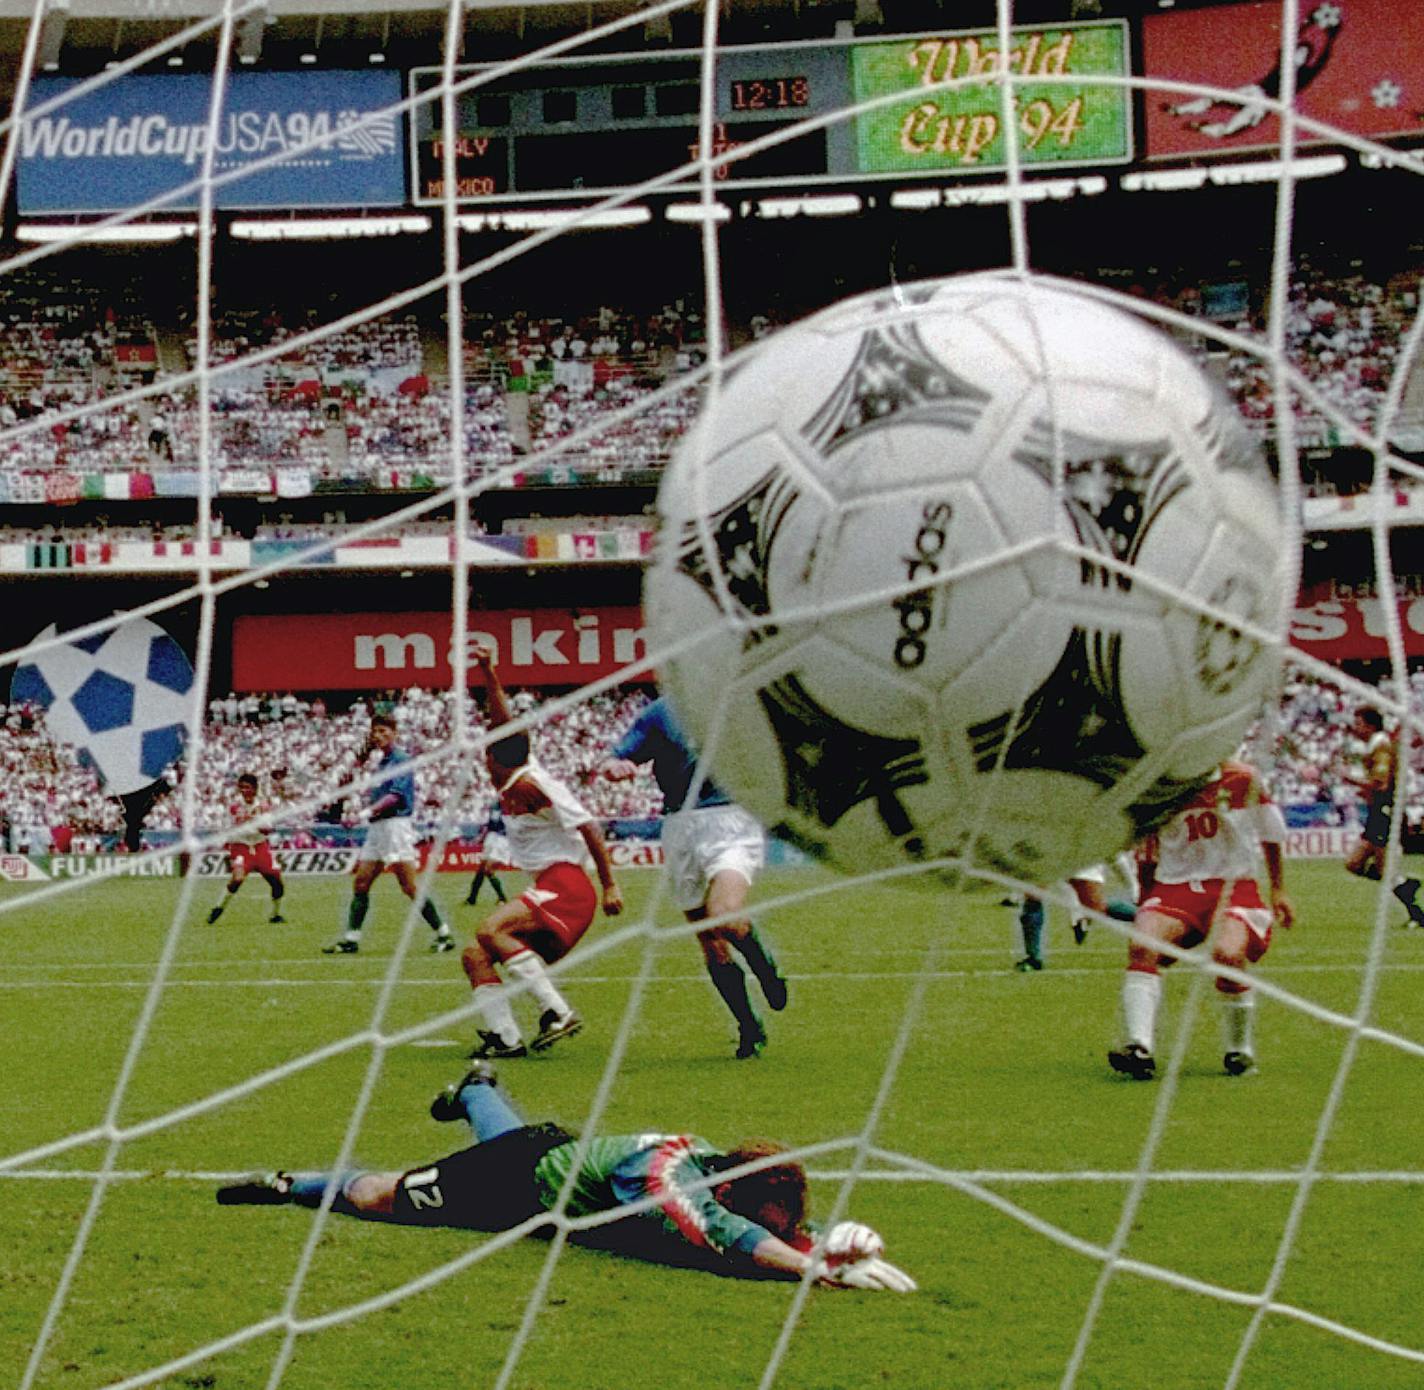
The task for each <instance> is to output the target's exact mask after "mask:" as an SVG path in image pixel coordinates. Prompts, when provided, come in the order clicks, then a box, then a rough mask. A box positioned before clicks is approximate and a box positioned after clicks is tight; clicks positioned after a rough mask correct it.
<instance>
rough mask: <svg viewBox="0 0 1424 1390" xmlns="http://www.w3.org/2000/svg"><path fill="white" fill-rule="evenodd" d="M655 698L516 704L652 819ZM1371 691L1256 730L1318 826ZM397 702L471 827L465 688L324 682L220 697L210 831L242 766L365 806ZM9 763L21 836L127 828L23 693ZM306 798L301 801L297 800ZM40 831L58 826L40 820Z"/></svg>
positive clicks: (209, 776) (410, 741)
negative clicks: (330, 695)
mask: <svg viewBox="0 0 1424 1390" xmlns="http://www.w3.org/2000/svg"><path fill="white" fill-rule="evenodd" d="M1409 692H1410V697H1411V699H1412V701H1413V703H1414V706H1415V707H1416V708H1418V709H1419V711H1420V712H1421V715H1424V670H1416V671H1415V672H1413V673H1412V674H1411V676H1410V678H1409ZM649 698H650V696H649V694H648V692H647V691H646V690H645V689H643V688H642V687H631V686H630V687H626V688H624V689H621V690H617V691H612V692H607V693H603V694H597V695H592V696H588V697H584V698H579V699H576V700H574V701H572V702H571V703H569V704H568V705H567V707H565V708H558V706H557V703H556V702H553V701H551V702H550V703H549V709H550V711H553V710H555V709H557V712H549V713H544V712H542V711H541V707H540V698H539V697H537V696H536V695H535V694H534V693H533V692H532V691H522V692H516V693H515V695H514V699H513V703H514V706H515V710H516V713H519V714H525V713H530V712H534V713H536V716H537V718H536V723H535V724H534V726H533V739H534V751H535V755H536V756H537V757H538V758H539V760H540V761H541V762H542V763H543V764H544V765H545V766H546V767H548V768H549V769H550V770H551V771H552V772H554V773H555V774H556V775H557V776H559V777H561V778H562V779H564V780H565V781H566V782H567V783H568V784H569V785H570V786H571V787H572V788H573V789H574V790H575V791H576V793H577V794H578V795H579V797H580V798H581V799H582V800H583V801H584V803H585V804H586V805H587V806H588V807H589V809H590V810H591V811H593V812H594V813H595V814H596V815H598V816H600V817H603V818H605V819H615V818H616V819H629V820H637V819H643V818H646V817H651V816H657V815H659V814H661V811H662V798H661V794H660V793H659V791H658V789H657V786H656V784H655V783H654V782H653V780H652V777H651V775H650V772H649V770H648V769H647V768H644V769H642V770H640V772H639V775H638V776H637V777H635V778H634V779H633V780H632V781H631V782H626V783H614V782H609V781H607V780H605V779H603V778H602V777H600V776H599V774H598V769H599V766H600V764H601V763H602V762H603V761H604V759H605V758H606V756H607V754H608V749H609V748H610V747H611V746H612V744H613V743H614V742H615V741H616V739H617V738H618V736H619V735H620V734H621V733H622V732H623V730H624V729H626V728H627V727H628V726H629V724H631V722H632V720H633V718H634V717H635V716H636V714H637V713H638V711H639V710H640V709H641V708H642V707H643V706H644V705H645V704H646V702H647V700H648V699H649ZM1357 706H1358V701H1357V700H1356V699H1355V698H1354V697H1353V696H1351V695H1348V694H1347V693H1346V692H1345V691H1343V690H1342V689H1341V688H1340V687H1338V686H1336V685H1333V684H1330V683H1328V682H1325V681H1322V680H1321V679H1319V678H1318V677H1315V676H1313V675H1306V674H1301V673H1294V674H1291V675H1290V676H1289V678H1288V679H1287V681H1286V682H1285V685H1284V688H1283V692H1282V697H1281V700H1280V703H1279V705H1278V706H1277V707H1276V708H1275V709H1274V710H1273V711H1272V712H1271V714H1270V716H1269V717H1268V718H1266V719H1263V720H1262V721H1261V723H1260V724H1259V725H1258V726H1257V727H1256V728H1255V729H1254V730H1252V732H1251V733H1250V734H1249V735H1248V737H1247V740H1246V744H1245V752H1246V755H1247V756H1249V757H1250V758H1251V759H1252V760H1253V761H1255V762H1257V763H1258V764H1259V765H1260V766H1262V767H1263V768H1264V769H1265V770H1266V773H1267V780H1268V783H1269V785H1270V787H1271V789H1272V792H1273V795H1274V796H1275V798H1276V799H1277V800H1278V801H1279V802H1281V803H1282V804H1284V805H1286V806H1287V807H1291V808H1294V809H1295V810H1296V811H1297V812H1299V813H1302V814H1303V815H1304V816H1306V817H1307V818H1308V819H1309V820H1310V821H1311V822H1312V823H1314V824H1324V825H1336V826H1348V825H1354V824H1355V823H1356V817H1357V812H1358V808H1359V804H1360V794H1359V791H1358V788H1357V787H1356V786H1355V785H1354V784H1353V783H1352V781H1351V780H1350V779H1351V778H1352V777H1358V776H1359V775H1360V771H1361V753H1362V745H1361V744H1360V742H1359V740H1358V738H1357V736H1356V735H1355V733H1354V732H1353V730H1352V727H1351V724H1352V718H1353V715H1354V711H1355V709H1356V708H1357ZM466 710H467V717H468V719H469V726H468V727H469V731H470V735H471V736H472V737H474V736H477V735H478V734H479V733H480V732H481V730H482V729H483V723H482V718H481V713H480V708H479V702H478V700H477V699H476V698H474V697H472V698H471V700H470V701H468V702H467V705H466ZM377 712H380V713H390V714H394V715H395V717H396V720H397V723H398V727H399V730H400V743H401V746H402V747H403V748H405V749H406V750H407V751H408V752H410V753H411V754H412V755H414V756H416V757H422V756H424V757H427V758H429V761H428V762H426V763H424V764H423V765H422V766H421V767H420V769H419V771H418V773H417V794H418V797H419V806H418V808H417V819H418V820H419V822H420V824H421V825H422V827H423V829H424V831H425V833H426V834H433V833H434V831H435V829H436V827H437V826H438V825H439V823H440V821H441V818H442V816H444V815H445V814H447V807H448V806H449V803H451V801H452V800H453V799H454V798H455V796H456V793H457V791H459V788H460V787H461V785H462V784H463V785H464V791H463V793H462V794H460V796H459V801H458V805H456V806H454V807H451V808H450V809H449V814H451V815H452V817H453V820H454V822H455V824H456V825H457V826H458V827H460V828H463V830H464V831H465V833H474V832H475V831H477V830H478V828H479V827H480V826H482V824H483V822H484V820H485V818H486V816H487V814H488V812H489V809H490V807H491V806H492V804H493V801H494V790H493V788H492V786H491V785H490V782H489V779H488V777H487V775H486V773H485V770H484V766H483V761H482V760H481V759H480V758H478V757H470V756H465V755H460V754H457V753H455V752H454V751H445V752H443V753H442V750H451V743H452V730H453V727H454V725H453V699H452V696H451V693H450V692H449V691H448V690H427V689H422V688H412V689H409V690H403V691H389V692H386V693H384V694H381V695H377V696H373V697H370V698H365V697H361V698H358V699H356V700H355V701H354V702H352V703H350V704H349V705H346V706H344V707H341V708H338V707H337V705H336V703H335V702H334V701H333V702H332V703H330V704H329V703H328V702H327V701H326V700H325V699H323V698H322V697H320V696H317V697H315V698H311V699H308V698H307V697H305V696H300V695H296V694H293V693H291V692H286V693H266V694H244V695H236V694H230V695H227V696H225V697H223V698H221V699H216V700H214V701H212V703H211V705H210V706H209V709H208V718H207V721H206V724H205V728H204V732H203V751H202V754H201V758H200V760H199V763H198V766H199V769H200V773H199V776H198V779H197V785H198V801H197V807H198V810H197V814H198V820H199V825H200V827H201V829H202V830H203V831H204V832H214V831H219V830H220V829H221V827H222V826H223V825H224V824H227V823H229V819H230V815H231V807H232V802H233V796H232V793H233V787H234V783H235V780H236V778H237V776H238V774H239V773H241V772H254V773H256V774H257V775H258V777H259V779H260V780H261V784H262V787H263V791H264V795H265V796H267V797H269V798H270V799H271V800H273V801H274V802H276V803H280V804H285V805H289V806H292V807H293V808H294V809H293V810H292V811H291V813H290V814H288V815H286V816H284V817H280V819H281V822H282V824H283V825H284V826H285V827H286V828H287V829H288V830H290V831H293V832H297V831H305V830H309V829H310V828H311V827H312V825H313V824H319V823H321V822H323V821H325V822H328V823H331V824H341V823H343V822H345V821H347V820H349V819H350V818H351V816H352V813H353V812H354V811H355V810H356V809H357V807H358V806H359V804H360V798H359V796H356V795H353V794H351V793H350V792H349V791H343V788H346V787H348V784H349V783H350V782H351V781H352V779H353V778H357V777H359V776H360V774H361V771H362V769H361V767H360V766H359V760H360V756H361V752H362V750H363V748H364V747H365V744H366V738H367V734H368V732H369V729H370V720H371V716H372V714H374V713H377ZM1409 765H1410V767H1411V771H1412V776H1411V778H1410V781H1409V787H1408V793H1407V798H1406V802H1405V814H1406V821H1407V823H1408V824H1410V825H1416V826H1417V825H1419V824H1420V823H1421V822H1424V744H1416V746H1415V747H1413V748H1412V749H1411V750H1410V758H1409ZM0 768H3V775H4V779H5V786H6V799H5V800H6V806H5V811H6V816H7V818H8V822H9V825H10V827H11V837H12V846H13V847H25V844H24V843H22V842H23V841H24V839H25V836H26V834H27V828H29V827H46V828H48V829H53V828H54V827H65V828H67V830H68V832H70V833H72V834H73V835H74V836H76V837H78V839H77V840H76V843H82V842H85V841H88V840H90V839H92V838H93V837H97V836H101V835H106V836H108V837H110V839H111V840H112V837H114V836H116V835H117V834H118V833H119V832H120V831H121V830H122V828H123V817H122V813H121V811H120V808H119V805H118V803H117V802H115V801H113V800H110V799H108V798H106V797H105V796H104V794H103V792H102V790H101V789H100V787H99V785H98V783H97V781H96V780H95V778H94V775H93V773H92V772H91V771H90V770H89V769H88V768H86V767H85V766H83V765H82V764H81V763H80V761H79V760H78V758H77V757H76V756H75V755H74V753H73V751H72V750H70V749H69V748H67V747H65V746H63V745H57V744H54V743H52V742H51V741H50V739H49V737H48V736H47V734H46V733H45V731H44V726H43V719H42V717H40V716H38V715H36V714H35V713H34V712H33V711H30V710H27V709H25V708H22V707H12V708H10V709H8V710H5V711H4V712H3V716H0ZM170 781H171V784H172V787H173V790H172V792H171V794H169V795H167V796H165V797H163V798H161V799H160V800H159V801H158V802H157V803H156V804H155V806H154V807H153V809H152V811H151V812H150V813H149V816H148V821H147V825H148V826H149V827H150V828H151V829H154V830H173V829H176V828H177V826H178V824H179V817H180V814H181V805H182V796H183V773H182V772H181V770H175V771H173V772H172V773H170ZM298 806H300V807H301V809H300V810H298V809H295V808H296V807H298ZM38 839H39V841H40V842H43V840H45V839H47V834H46V833H45V832H40V833H39V836H38Z"/></svg>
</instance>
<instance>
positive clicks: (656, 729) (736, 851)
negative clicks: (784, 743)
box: [603, 699, 786, 1059]
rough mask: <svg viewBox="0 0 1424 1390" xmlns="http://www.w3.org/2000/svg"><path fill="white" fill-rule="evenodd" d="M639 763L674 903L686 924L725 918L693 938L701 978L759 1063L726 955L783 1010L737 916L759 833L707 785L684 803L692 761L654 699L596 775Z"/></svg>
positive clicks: (755, 1035) (774, 973) (761, 952)
mask: <svg viewBox="0 0 1424 1390" xmlns="http://www.w3.org/2000/svg"><path fill="white" fill-rule="evenodd" d="M640 763H652V765H653V776H654V778H655V779H656V781H657V784H658V786H659V787H660V788H661V789H662V793H663V810H664V812H665V816H664V820H663V836H662V838H663V858H664V860H665V861H666V863H667V867H668V872H669V873H670V874H671V876H672V885H673V887H672V894H673V900H674V901H675V902H676V903H677V905H678V907H679V908H681V909H682V912H683V915H684V916H685V917H686V918H687V920H688V921H689V922H701V921H705V920H706V919H707V918H709V917H711V918H727V919H728V920H726V921H723V922H720V923H719V924H718V925H717V926H715V927H707V928H704V929H703V930H702V931H700V932H698V933H697V940H698V942H699V943H700V944H701V946H702V959H703V962H704V964H705V965H706V966H707V973H708V975H709V976H710V977H711V980H712V983H713V985H715V986H716V989H717V993H718V994H720V995H721V996H722V1000H723V1002H724V1003H725V1004H726V1005H727V1007H728V1009H730V1010H731V1013H732V1017H733V1018H734V1019H736V1021H737V1053H736V1055H737V1056H738V1057H739V1058H741V1059H746V1058H750V1057H757V1056H760V1055H761V1052H762V1049H763V1048H765V1046H766V1029H765V1027H764V1026H763V1025H762V1021H761V1019H760V1018H759V1017H758V1015H757V1012H756V1010H755V1009H754V1008H753V1007H752V1004H751V998H750V996H749V995H748V993H747V979H746V975H745V974H744V973H743V971H742V967H741V966H740V965H738V964H737V962H736V960H735V959H734V958H733V956H732V951H733V950H734V949H735V950H736V951H737V952H738V953H739V954H740V955H741V956H742V958H743V959H744V960H745V961H746V963H747V965H748V966H749V967H750V969H751V972H752V974H753V975H755V976H756V979H757V983H758V984H759V985H760V986H761V991H762V994H763V996H764V997H765V999H766V1002H767V1004H768V1005H769V1006H770V1007H771V1008H773V1009H784V1008H785V1007H786V980H785V978H784V977H783V976H782V974H781V971H780V970H779V969H777V965H776V961H775V960H774V959H773V958H772V956H771V953H770V952H769V951H768V950H767V948H766V944H765V943H764V942H763V941H762V939H761V936H760V935H759V933H758V932H757V929H756V928H755V927H754V926H753V925H752V924H751V922H750V921H748V920H747V918H746V917H745V915H744V912H743V910H744V908H745V907H746V901H747V890H748V889H750V887H751V886H752V880H753V879H754V878H755V877H756V872H757V870H758V869H760V868H761V866H762V860H763V848H762V831H761V826H760V825H758V824H757V822H756V821H755V820H754V819H753V818H752V817H751V816H750V815H748V813H747V812H746V811H744V810H743V809H742V808H741V807H740V806H738V805H736V804H735V803H734V802H732V801H731V800H730V799H729V798H728V797H727V795H726V794H725V793H724V792H723V791H722V790H721V789H720V788H719V787H717V786H716V785H715V784H714V783H712V782H711V781H709V780H707V779H704V780H703V781H702V783H701V785H700V786H699V787H698V788H697V795H696V797H695V799H693V801H692V804H691V805H689V804H688V801H689V797H690V795H691V791H692V778H693V774H694V773H695V772H696V769H697V755H696V753H694V752H693V750H692V746H691V744H689V743H688V741H687V736H686V735H685V734H684V733H683V732H682V729H681V728H680V727H679V725H678V723H677V720H676V719H675V718H674V716H673V713H672V710H671V709H670V708H669V706H668V703H667V701H666V700H665V699H658V700H654V701H653V702H652V703H651V704H650V705H648V706H647V707H646V708H645V709H643V710H642V711H641V712H640V713H639V715H638V717H637V719H635V720H634V721H633V725H632V727H631V728H630V729H629V730H628V732H627V733H626V734H624V735H623V737H622V738H621V739H619V741H618V743H617V745H616V746H615V747H614V749H613V755H612V757H611V758H610V759H609V760H608V761H607V762H606V763H604V765H603V775H604V776H605V777H608V778H609V779H610V780H612V781H615V782H619V781H626V780H627V779H628V778H630V777H633V776H634V775H635V774H636V773H637V771H638V765H639V764H640Z"/></svg>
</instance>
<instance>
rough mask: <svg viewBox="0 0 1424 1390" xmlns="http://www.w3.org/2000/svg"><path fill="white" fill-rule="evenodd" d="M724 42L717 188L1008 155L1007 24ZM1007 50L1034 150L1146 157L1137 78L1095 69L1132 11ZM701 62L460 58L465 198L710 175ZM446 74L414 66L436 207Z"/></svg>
mask: <svg viewBox="0 0 1424 1390" xmlns="http://www.w3.org/2000/svg"><path fill="white" fill-rule="evenodd" d="M715 58H716V61H715V65H714V68H713V72H714V85H715V90H714V91H713V92H712V93H710V101H709V104H710V105H711V115H712V149H711V151H710V152H709V153H710V154H711V155H713V156H726V157H727V158H726V161H725V162H723V163H721V164H719V165H718V167H717V169H716V176H717V181H718V185H719V186H720V187H725V188H728V189H734V188H757V187H763V188H764V187H768V186H773V185H787V184H795V185H798V186H799V185H803V184H817V183H845V182H848V181H855V180H859V179H867V178H870V179H875V178H895V179H905V178H907V177H910V178H913V177H923V176H931V175H933V176H938V177H940V178H943V177H946V176H948V175H953V174H967V173H985V172H994V171H996V170H1001V169H1002V168H1003V167H1004V164H1005V160H1006V158H1007V155H1006V152H1005V145H1006V141H1005V132H1004V131H1003V129H1002V128H1001V127H1002V125H1003V120H1002V116H1003V111H1002V103H1001V94H1000V91H999V88H998V86H997V85H995V84H994V83H993V82H992V81H990V80H986V79H988V78H989V77H991V76H992V74H993V73H994V72H995V71H997V70H998V68H999V66H1001V65H1002V64H1003V63H1004V62H1005V59H1004V57H1003V55H1001V54H1000V52H999V42H998V35H997V32H996V31H992V30H969V31H964V32H958V33H937V34H911V35H905V36H900V37H896V38H893V39H846V40H820V41H816V42H803V43H787V44H767V45H760V46H757V47H754V48H753V47H746V48H723V49H719V50H718V51H717V53H716V55H715ZM1007 66H1008V69H1009V71H1010V72H1012V73H1014V74H1015V75H1022V76H1023V77H1024V78H1026V79H1028V80H1027V81H1026V82H1024V83H1023V84H1022V85H1019V86H1017V87H1016V88H1015V90H1014V94H1013V109H1012V118H1013V121H1014V123H1015V125H1016V127H1017V133H1018V143H1019V151H1020V159H1021V161H1022V162H1023V163H1024V164H1025V165H1032V164H1052V165H1054V166H1058V167H1064V166H1068V167H1076V166H1082V165H1101V164H1112V163H1126V162H1127V161H1128V160H1130V159H1131V158H1132V153H1133V151H1132V108H1131V100H1130V93H1129V89H1128V87H1127V86H1126V85H1125V84H1121V83H1119V84H1111V83H1102V82H1095V81H1094V80H1093V79H1094V78H1096V77H1103V76H1107V77H1117V78H1122V77H1126V76H1127V75H1128V73H1129V71H1130V47H1129V43H1128V33H1127V24H1126V21H1124V20H1098V21H1089V22H1085V23H1073V24H1062V25H1056V26H1035V27H1024V28H1018V29H1014V30H1013V31H1012V33H1011V42H1010V48H1009V53H1008V56H1007ZM702 73H703V63H702V55H701V54H700V53H697V52H662V53H638V54H621V55H611V56H610V55H600V56H597V57H587V58H573V59H564V60H556V61H551V62H547V63H542V64H539V65H537V66H534V67H529V68H523V69H520V70H518V71H516V72H513V73H507V72H502V71H501V70H500V69H499V68H498V67H495V66H483V67H481V66H466V67H460V68H457V69H456V84H457V87H458V89H459V90H458V92H457V95H456V97H455V110H456V122H457V126H458V129H456V130H455V131H454V132H453V133H452V134H451V135H450V136H449V139H450V140H451V141H452V142H453V145H454V155H455V178H456V182H457V187H456V194H455V197H456V201H457V202H459V203H460V204H471V203H480V202H485V201H489V200H498V201H519V200H537V199H546V198H551V197H560V196H563V197H567V196H568V195H570V194H573V195H576V196H590V197H601V196H604V195H606V194H609V193H613V192H615V191H620V190H627V189H632V188H636V187H638V186H639V185H641V184H643V183H644V182H646V181H647V180H650V179H653V178H656V177H658V176H660V175H667V174H671V173H672V172H673V171H675V170H680V171H681V172H679V173H678V174H677V175H676V177H675V178H673V179H671V180H669V182H667V183H665V184H663V185H662V186H661V188H662V189H665V190H666V191H669V192H678V191H680V192H683V193H684V194H685V193H686V192H687V191H688V190H691V189H695V188H696V187H697V185H698V171H697V169H696V168H695V167H691V168H683V166H688V165H693V164H694V162H695V161H696V160H697V159H699V158H700V157H701V154H702V151H701V148H700V138H699V128H700V127H699V113H700V111H701V103H702ZM1034 77H1040V78H1047V79H1050V80H1047V81H1042V82H1038V83H1035V82H1034V81H1032V79H1033V78H1034ZM442 78H443V71H442V69H440V68H416V69H414V70H413V71H412V72H411V74H410V83H411V97H412V99H413V100H414V103H415V104H414V106H413V108H412V112H411V121H410V142H411V186H412V188H413V190H414V195H415V196H414V200H415V202H416V203H417V204H421V205H430V204H436V203H440V202H442V201H443V198H444V194H445V166H444V160H445V149H446V139H447V135H446V132H445V131H444V130H443V129H442V119H443V103H442V101H441V97H440V91H439V87H440V83H441V80H442ZM1077 79H1081V80H1077ZM422 98H423V99H422ZM861 105H863V106H864V109H861V110H854V108H856V107H857V106H861ZM847 108H852V109H853V110H854V114H850V115H847V114H845V112H846V110H847ZM767 137H772V138H771V139H769V140H768V139H767ZM763 140H766V141H767V143H765V144H764V145H758V144H757V143H756V142H759V141H763ZM744 151H745V152H744Z"/></svg>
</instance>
